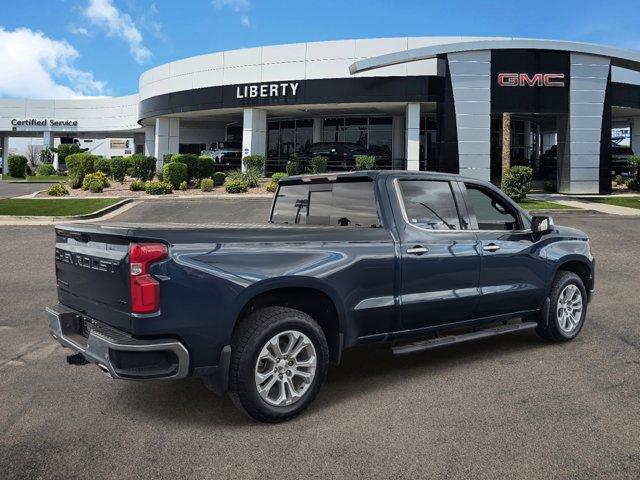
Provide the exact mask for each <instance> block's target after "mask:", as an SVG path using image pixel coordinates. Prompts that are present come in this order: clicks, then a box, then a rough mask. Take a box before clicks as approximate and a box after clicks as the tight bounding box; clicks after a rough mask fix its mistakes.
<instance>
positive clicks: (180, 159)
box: [165, 153, 198, 182]
mask: <svg viewBox="0 0 640 480" xmlns="http://www.w3.org/2000/svg"><path fill="white" fill-rule="evenodd" d="M176 162H177V163H184V164H185V165H186V166H187V178H186V180H187V182H190V181H191V180H193V179H194V178H196V177H197V176H198V156H197V155H194V154H192V153H179V154H177V155H173V156H172V157H171V162H170V163H176ZM165 180H166V181H168V179H167V178H165Z"/></svg>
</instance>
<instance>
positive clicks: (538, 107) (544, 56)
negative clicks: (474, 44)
mask: <svg viewBox="0 0 640 480" xmlns="http://www.w3.org/2000/svg"><path fill="white" fill-rule="evenodd" d="M569 82H570V60H569V53H568V52H555V51H550V50H492V51H491V112H492V113H503V112H511V113H567V112H568V111H569Z"/></svg>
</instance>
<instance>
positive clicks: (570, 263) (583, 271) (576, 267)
mask: <svg viewBox="0 0 640 480" xmlns="http://www.w3.org/2000/svg"><path fill="white" fill-rule="evenodd" d="M560 270H564V271H567V272H572V273H575V274H576V275H578V276H579V277H580V280H582V283H583V285H584V288H585V289H586V290H587V295H589V292H590V291H591V290H593V264H592V262H590V261H589V260H588V259H586V258H583V257H580V256H570V257H567V258H563V259H562V261H561V262H559V263H558V264H557V265H556V267H555V270H554V272H553V277H552V279H553V278H555V277H556V275H557V274H558V272H559V271H560Z"/></svg>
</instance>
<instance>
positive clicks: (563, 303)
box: [556, 283, 582, 333]
mask: <svg viewBox="0 0 640 480" xmlns="http://www.w3.org/2000/svg"><path fill="white" fill-rule="evenodd" d="M556 313H557V315H558V324H559V326H560V329H561V330H562V331H563V332H566V333H571V332H573V331H574V330H575V329H576V327H577V326H578V324H579V323H580V320H581V319H582V292H581V291H580V289H579V288H578V287H577V286H575V285H573V284H571V283H570V284H569V285H567V286H566V287H564V288H563V289H562V291H561V292H560V295H559V296H558V304H557V305H556Z"/></svg>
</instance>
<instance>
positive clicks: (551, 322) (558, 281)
mask: <svg viewBox="0 0 640 480" xmlns="http://www.w3.org/2000/svg"><path fill="white" fill-rule="evenodd" d="M549 300H550V305H549V318H548V320H547V323H546V325H544V324H541V325H540V326H538V328H536V332H537V333H538V334H539V335H540V336H541V337H542V338H544V339H546V340H552V341H555V342H568V341H569V340H573V339H574V338H575V337H577V336H578V333H580V330H581V329H582V326H583V325H584V321H585V318H586V316H587V292H586V290H585V288H584V284H583V283H582V280H581V279H580V277H579V276H578V275H576V274H575V273H573V272H567V271H560V272H558V274H557V275H556V278H555V280H554V282H553V285H552V287H551V294H550V296H549Z"/></svg>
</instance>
